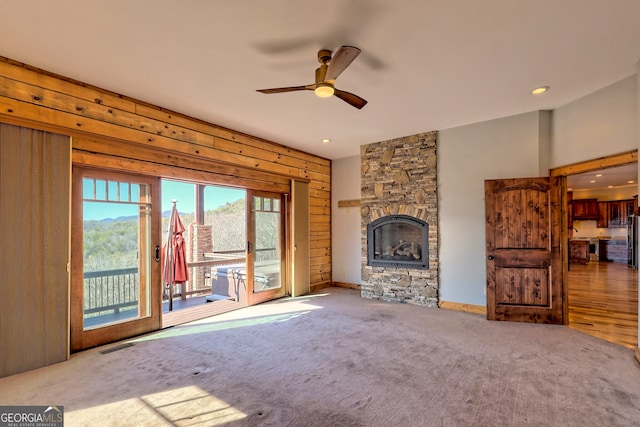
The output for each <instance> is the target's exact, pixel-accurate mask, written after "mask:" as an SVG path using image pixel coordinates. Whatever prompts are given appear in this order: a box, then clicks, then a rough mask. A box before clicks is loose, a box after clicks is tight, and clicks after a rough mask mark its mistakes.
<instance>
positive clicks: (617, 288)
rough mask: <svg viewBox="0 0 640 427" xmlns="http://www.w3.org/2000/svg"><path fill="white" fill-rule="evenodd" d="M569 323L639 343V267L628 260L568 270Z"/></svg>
mask: <svg viewBox="0 0 640 427" xmlns="http://www.w3.org/2000/svg"><path fill="white" fill-rule="evenodd" d="M567 288H568V293H569V300H568V302H569V304H568V305H569V327H570V328H572V329H576V330H578V331H581V332H584V333H587V334H589V335H593V336H595V337H598V338H602V339H604V340H607V341H609V342H612V343H615V344H619V345H622V346H624V347H627V348H631V349H635V348H637V347H638V271H637V270H634V269H632V268H629V267H628V266H627V264H622V263H615V262H589V263H587V264H583V265H581V264H571V269H570V270H569V283H568V286H567Z"/></svg>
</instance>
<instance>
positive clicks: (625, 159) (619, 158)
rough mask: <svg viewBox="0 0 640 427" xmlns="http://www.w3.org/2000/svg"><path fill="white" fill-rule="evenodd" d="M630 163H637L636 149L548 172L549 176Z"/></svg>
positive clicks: (573, 173)
mask: <svg viewBox="0 0 640 427" xmlns="http://www.w3.org/2000/svg"><path fill="white" fill-rule="evenodd" d="M632 163H638V150H633V151H629V152H626V153H620V154H616V155H613V156H606V157H600V158H598V159H594V160H589V161H586V162H579V163H574V164H571V165H568V166H561V167H559V168H554V169H551V170H550V171H549V174H550V176H567V175H575V174H579V173H585V172H591V171H595V170H600V169H607V168H611V167H615V166H623V165H628V164H632Z"/></svg>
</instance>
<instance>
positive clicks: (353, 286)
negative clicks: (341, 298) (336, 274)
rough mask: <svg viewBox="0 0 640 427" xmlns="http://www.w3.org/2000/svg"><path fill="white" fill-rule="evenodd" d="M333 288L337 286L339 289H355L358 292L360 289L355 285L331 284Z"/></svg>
mask: <svg viewBox="0 0 640 427" xmlns="http://www.w3.org/2000/svg"><path fill="white" fill-rule="evenodd" d="M333 286H337V287H339V288H347V289H355V290H357V291H359V290H360V288H361V286H360V285H359V284H357V283H345V282H333Z"/></svg>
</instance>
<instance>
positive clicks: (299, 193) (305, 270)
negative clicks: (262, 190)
mask: <svg viewBox="0 0 640 427" xmlns="http://www.w3.org/2000/svg"><path fill="white" fill-rule="evenodd" d="M291 190H292V191H291V192H292V200H293V206H292V213H291V218H292V220H291V235H292V240H293V248H292V251H293V263H292V264H293V265H292V270H293V271H292V273H291V278H292V283H291V296H294V297H297V296H300V295H306V294H308V293H309V292H310V291H311V289H310V288H311V286H310V281H311V278H310V276H309V271H310V270H309V251H310V245H309V183H307V182H302V181H293V182H292V183H291Z"/></svg>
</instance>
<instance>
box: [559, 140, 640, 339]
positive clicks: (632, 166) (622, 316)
mask: <svg viewBox="0 0 640 427" xmlns="http://www.w3.org/2000/svg"><path fill="white" fill-rule="evenodd" d="M635 154H636V152H634V153H629V154H628V155H625V156H616V157H614V158H613V160H612V161H609V162H606V161H603V159H599V160H597V161H593V162H585V163H583V164H580V165H579V166H578V167H577V169H580V173H573V174H570V173H567V174H566V175H565V176H566V179H567V185H566V196H567V217H566V221H567V240H566V241H567V251H566V259H567V263H566V264H565V265H566V276H565V277H566V281H565V282H566V285H565V286H566V291H567V292H566V295H567V314H568V326H569V327H570V328H572V329H576V330H579V331H581V332H584V333H587V334H589V335H593V336H595V337H598V338H601V339H605V340H607V341H610V342H613V343H615V344H619V345H623V346H625V347H627V348H636V347H637V345H638V275H637V273H638V270H637V267H638V252H637V248H638V241H637V236H638V232H637V225H636V218H637V215H638V214H639V213H640V212H639V210H638V183H637V179H638V165H637V163H636V157H635ZM603 163H606V165H603ZM574 166H575V165H574Z"/></svg>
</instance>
